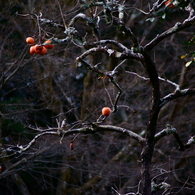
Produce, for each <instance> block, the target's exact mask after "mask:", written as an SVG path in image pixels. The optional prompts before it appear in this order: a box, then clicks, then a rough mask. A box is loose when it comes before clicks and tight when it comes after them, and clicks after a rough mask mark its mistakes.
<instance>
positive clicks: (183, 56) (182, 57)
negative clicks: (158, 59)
mask: <svg viewBox="0 0 195 195" xmlns="http://www.w3.org/2000/svg"><path fill="white" fill-rule="evenodd" d="M187 55H188V54H184V55H182V56H180V58H181V59H184V58H185V57H186V56H187Z"/></svg>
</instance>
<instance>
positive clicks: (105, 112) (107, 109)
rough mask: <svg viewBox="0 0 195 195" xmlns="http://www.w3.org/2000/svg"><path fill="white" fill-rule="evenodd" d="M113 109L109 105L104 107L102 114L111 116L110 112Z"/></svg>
mask: <svg viewBox="0 0 195 195" xmlns="http://www.w3.org/2000/svg"><path fill="white" fill-rule="evenodd" d="M111 112H112V111H111V109H110V108H109V107H104V108H103V109H102V115H103V116H106V117H107V116H109V115H110V113H111Z"/></svg>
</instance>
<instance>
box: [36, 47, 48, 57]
mask: <svg viewBox="0 0 195 195" xmlns="http://www.w3.org/2000/svg"><path fill="white" fill-rule="evenodd" d="M37 53H38V54H40V55H45V54H46V53H47V48H46V47H45V46H43V47H42V48H41V50H39V51H38V52H37Z"/></svg>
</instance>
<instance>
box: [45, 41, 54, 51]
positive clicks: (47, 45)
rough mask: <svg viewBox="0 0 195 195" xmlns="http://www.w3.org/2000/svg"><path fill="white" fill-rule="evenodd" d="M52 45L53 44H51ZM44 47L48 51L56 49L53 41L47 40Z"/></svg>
mask: <svg viewBox="0 0 195 195" xmlns="http://www.w3.org/2000/svg"><path fill="white" fill-rule="evenodd" d="M49 43H51V44H49ZM44 46H45V47H46V48H47V49H52V48H53V47H54V44H52V41H51V40H47V41H45V42H44Z"/></svg>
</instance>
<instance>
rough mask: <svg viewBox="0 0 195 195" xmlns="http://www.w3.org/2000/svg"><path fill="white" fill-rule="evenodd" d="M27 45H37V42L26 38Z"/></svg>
mask: <svg viewBox="0 0 195 195" xmlns="http://www.w3.org/2000/svg"><path fill="white" fill-rule="evenodd" d="M26 43H28V44H29V45H33V44H34V43H35V40H34V38H32V37H27V38H26Z"/></svg>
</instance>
